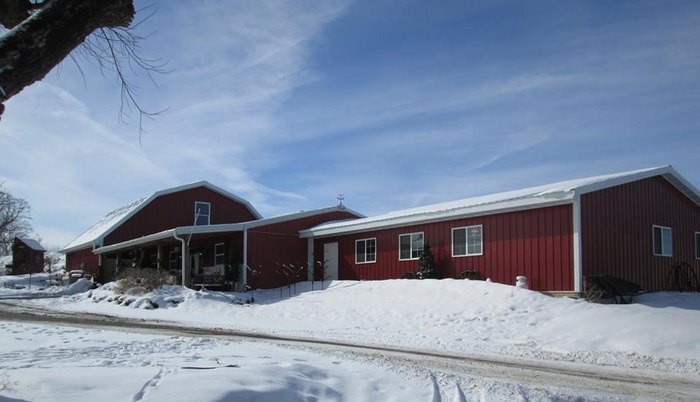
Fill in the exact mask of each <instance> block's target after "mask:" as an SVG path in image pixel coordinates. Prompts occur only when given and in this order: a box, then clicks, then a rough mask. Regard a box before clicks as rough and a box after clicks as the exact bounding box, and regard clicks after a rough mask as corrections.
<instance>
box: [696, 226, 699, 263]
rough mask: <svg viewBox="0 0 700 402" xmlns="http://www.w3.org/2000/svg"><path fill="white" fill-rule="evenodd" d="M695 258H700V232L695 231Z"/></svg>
mask: <svg viewBox="0 0 700 402" xmlns="http://www.w3.org/2000/svg"><path fill="white" fill-rule="evenodd" d="M695 259H696V260H700V232H695Z"/></svg>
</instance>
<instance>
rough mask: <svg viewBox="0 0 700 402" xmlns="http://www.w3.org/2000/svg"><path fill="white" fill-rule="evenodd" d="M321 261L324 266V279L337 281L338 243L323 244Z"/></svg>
mask: <svg viewBox="0 0 700 402" xmlns="http://www.w3.org/2000/svg"><path fill="white" fill-rule="evenodd" d="M323 261H324V263H325V265H326V272H325V274H324V276H325V278H324V279H329V280H332V279H338V243H337V242H336V243H324V244H323Z"/></svg>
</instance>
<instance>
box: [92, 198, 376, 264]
mask: <svg viewBox="0 0 700 402" xmlns="http://www.w3.org/2000/svg"><path fill="white" fill-rule="evenodd" d="M333 211H346V212H349V213H351V214H353V215H355V216H357V217H364V215H361V214H359V213H357V212H355V211H353V210H351V209H347V208H345V207H344V206H340V205H335V206H331V207H326V208H319V209H313V210H310V211H300V212H293V213H288V214H283V215H278V216H273V217H271V218H265V219H258V220H254V221H248V222H240V223H226V224H219V225H200V226H181V227H177V228H173V229H168V230H164V231H162V232H158V233H153V234H150V235H146V236H143V237H139V238H137V239H131V240H127V241H124V242H121V243H115V244H110V245H108V246H104V247H100V248H97V249H95V250H94V253H95V254H103V253H109V252H112V251H115V250H121V249H124V248H127V247H134V246H138V245H143V244H148V243H152V242H155V241H158V240H162V239H167V238H172V237H174V236H175V235H178V236H180V237H185V236H189V235H196V234H203V233H207V234H211V233H229V232H242V231H244V230H247V229H253V228H257V227H261V226H267V225H273V224H276V223H282V222H288V221H292V220H295V219H302V218H306V217H309V216H314V215H320V214H324V213H328V212H333Z"/></svg>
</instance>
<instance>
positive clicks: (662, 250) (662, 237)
mask: <svg viewBox="0 0 700 402" xmlns="http://www.w3.org/2000/svg"><path fill="white" fill-rule="evenodd" d="M652 234H653V236H652V237H653V243H654V255H658V256H662V257H671V256H672V255H673V252H672V250H673V242H672V240H671V228H669V227H666V226H657V225H654V226H652Z"/></svg>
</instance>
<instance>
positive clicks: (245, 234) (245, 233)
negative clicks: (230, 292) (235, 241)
mask: <svg viewBox="0 0 700 402" xmlns="http://www.w3.org/2000/svg"><path fill="white" fill-rule="evenodd" d="M247 284H248V228H247V227H245V226H243V269H241V285H242V286H243V288H244V289H245V286H246V285H247Z"/></svg>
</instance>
